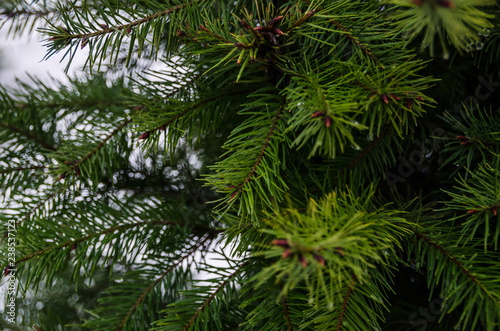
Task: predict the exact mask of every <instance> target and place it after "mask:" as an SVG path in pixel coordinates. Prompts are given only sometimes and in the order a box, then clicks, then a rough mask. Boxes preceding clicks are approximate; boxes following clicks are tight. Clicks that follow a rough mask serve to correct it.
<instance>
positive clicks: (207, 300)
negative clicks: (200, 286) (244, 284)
mask: <svg viewBox="0 0 500 331" xmlns="http://www.w3.org/2000/svg"><path fill="white" fill-rule="evenodd" d="M248 264H249V262H245V263H243V264H242V265H241V266H240V267H239V268H238V269H236V270H235V271H234V272H233V273H232V274H230V275H229V276H227V278H226V280H225V281H224V282H222V283H221V284H220V285H219V286H218V287H217V289H216V290H215V291H214V292H213V293H212V294H211V295H210V296H209V297H208V298H207V299H206V300H205V302H203V304H202V305H201V307H200V308H199V309H198V310H197V311H196V313H195V314H194V316H193V317H192V318H191V320H189V322H188V323H187V324H186V326H185V327H184V331H187V330H189V328H190V327H191V325H192V324H193V323H194V322H195V321H196V319H197V318H198V316H199V315H200V313H201V312H202V311H203V310H204V309H205V308H206V307H207V306H208V305H209V304H210V302H212V300H213V299H214V298H215V296H216V295H217V293H219V292H220V291H221V290H222V289H223V288H224V287H225V286H226V285H227V284H229V281H230V280H231V279H232V278H233V277H234V276H236V275H237V274H238V272H240V270H241V269H243V268H244V267H246V266H247V265H248Z"/></svg>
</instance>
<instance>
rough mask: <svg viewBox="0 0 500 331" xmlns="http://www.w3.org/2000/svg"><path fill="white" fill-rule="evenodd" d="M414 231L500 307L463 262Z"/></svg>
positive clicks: (499, 303)
mask: <svg viewBox="0 0 500 331" xmlns="http://www.w3.org/2000/svg"><path fill="white" fill-rule="evenodd" d="M412 231H413V233H414V234H415V236H417V237H418V238H419V239H421V240H423V241H425V242H426V243H428V244H429V245H431V246H432V247H434V248H435V249H436V250H437V251H439V252H440V253H441V254H442V255H444V256H445V257H446V258H447V259H448V260H450V261H451V262H453V264H455V265H456V266H457V268H458V269H459V270H460V271H461V272H462V273H464V274H465V275H466V276H467V278H469V279H470V280H471V281H472V282H473V283H474V284H475V285H476V286H477V287H478V288H479V289H480V290H481V292H483V293H484V294H485V295H486V296H487V297H488V298H489V299H490V300H491V301H493V302H495V303H496V304H497V306H499V307H500V302H499V301H498V300H497V299H496V298H494V297H493V296H492V295H491V293H490V292H488V291H487V290H486V288H485V287H484V286H483V284H481V282H480V281H479V280H478V279H477V277H476V276H474V274H473V273H472V272H471V271H470V270H469V269H467V268H465V266H464V265H463V263H462V262H460V260H459V259H457V258H456V257H455V256H453V254H451V253H450V252H449V251H448V250H447V249H446V248H444V247H443V246H441V245H440V244H438V243H437V242H435V241H433V240H432V239H430V238H429V237H427V236H425V235H424V234H422V233H419V232H418V231H416V230H412Z"/></svg>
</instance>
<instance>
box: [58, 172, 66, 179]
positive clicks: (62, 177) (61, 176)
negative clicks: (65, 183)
mask: <svg viewBox="0 0 500 331" xmlns="http://www.w3.org/2000/svg"><path fill="white" fill-rule="evenodd" d="M64 177H66V173H64V174H61V175H60V176H59V178H58V179H57V181H60V180H61V179H64Z"/></svg>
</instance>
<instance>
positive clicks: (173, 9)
mask: <svg viewBox="0 0 500 331" xmlns="http://www.w3.org/2000/svg"><path fill="white" fill-rule="evenodd" d="M204 1H206V0H195V1H190V2H188V3H186V4H182V5H178V6H175V7H171V8H168V9H165V10H164V11H162V12H158V13H155V14H152V15H149V16H146V17H143V18H141V19H139V20H136V21H133V22H130V23H127V24H122V25H119V26H114V27H106V28H104V29H102V30H99V31H95V32H91V33H78V34H74V35H73V34H68V35H67V36H64V37H57V36H55V37H52V38H54V39H53V40H55V39H65V40H71V39H82V40H88V39H90V38H92V37H96V36H102V35H106V34H108V33H112V32H116V31H121V30H126V31H130V29H132V28H133V27H135V26H138V25H141V24H144V23H147V22H150V21H152V20H154V19H157V18H160V17H163V16H167V15H168V14H171V13H173V12H176V11H178V10H180V9H183V8H185V7H187V6H190V5H191V4H193V3H202V2H204Z"/></svg>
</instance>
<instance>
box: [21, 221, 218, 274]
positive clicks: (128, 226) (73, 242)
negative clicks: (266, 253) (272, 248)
mask: <svg viewBox="0 0 500 331" xmlns="http://www.w3.org/2000/svg"><path fill="white" fill-rule="evenodd" d="M143 225H176V226H187V224H185V223H182V222H174V221H167V220H154V221H143V222H137V223H130V224H122V225H117V226H113V227H110V228H108V229H105V230H103V231H100V232H95V233H91V234H89V235H87V236H85V237H82V238H80V239H77V240H69V241H66V242H64V243H62V244H59V245H56V246H52V247H48V248H46V249H43V250H40V251H37V252H34V253H32V254H29V255H26V256H24V257H23V258H21V259H19V260H17V261H16V262H15V263H16V264H18V263H21V262H24V261H28V260H30V259H32V258H34V257H36V256H40V255H43V254H45V253H47V252H50V251H52V250H56V249H61V248H64V247H68V246H73V245H77V244H79V243H81V242H84V241H87V240H89V239H92V238H95V237H99V236H102V235H105V234H108V233H113V232H116V231H122V230H127V229H131V228H135V227H139V226H143ZM200 227H201V226H199V225H198V226H195V227H194V228H200ZM203 229H204V230H209V232H210V234H209V236H208V237H209V238H210V237H212V236H213V235H214V234H217V233H220V232H222V231H223V230H217V229H212V228H209V227H206V228H205V227H203Z"/></svg>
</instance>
